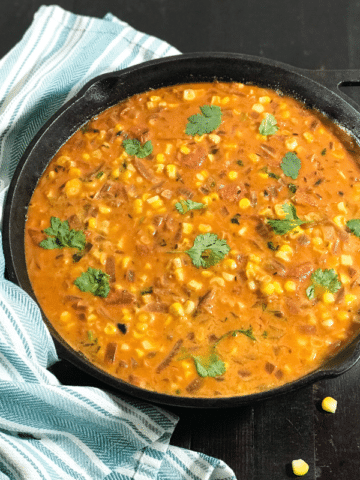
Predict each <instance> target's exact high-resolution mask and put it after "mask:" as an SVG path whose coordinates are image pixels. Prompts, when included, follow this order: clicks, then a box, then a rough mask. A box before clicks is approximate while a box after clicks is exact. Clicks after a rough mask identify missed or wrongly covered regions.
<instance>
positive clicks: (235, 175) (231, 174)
mask: <svg viewBox="0 0 360 480" xmlns="http://www.w3.org/2000/svg"><path fill="white" fill-rule="evenodd" d="M238 176H239V174H238V172H236V171H235V170H231V171H230V172H229V173H228V178H229V180H236V179H237V178H238Z"/></svg>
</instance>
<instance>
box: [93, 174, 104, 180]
mask: <svg viewBox="0 0 360 480" xmlns="http://www.w3.org/2000/svg"><path fill="white" fill-rule="evenodd" d="M103 175H104V172H99V173H97V174H96V177H95V178H97V179H99V178H101V177H102V176H103Z"/></svg>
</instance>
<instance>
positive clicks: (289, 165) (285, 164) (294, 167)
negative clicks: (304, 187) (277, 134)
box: [280, 152, 301, 180]
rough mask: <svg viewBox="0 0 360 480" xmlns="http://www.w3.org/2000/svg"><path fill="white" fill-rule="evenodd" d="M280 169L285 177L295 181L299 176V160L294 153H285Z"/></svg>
mask: <svg viewBox="0 0 360 480" xmlns="http://www.w3.org/2000/svg"><path fill="white" fill-rule="evenodd" d="M280 167H281V168H282V171H283V172H284V174H285V175H286V176H287V177H291V178H292V179H293V180H296V179H297V177H298V175H299V170H300V167H301V160H300V158H299V157H298V156H297V155H296V153H295V152H287V154H286V155H285V157H284V158H283V159H282V162H281V164H280Z"/></svg>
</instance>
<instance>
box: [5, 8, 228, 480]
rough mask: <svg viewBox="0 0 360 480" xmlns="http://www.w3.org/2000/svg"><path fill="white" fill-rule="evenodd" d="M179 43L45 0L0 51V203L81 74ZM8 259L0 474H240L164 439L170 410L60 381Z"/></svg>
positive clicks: (84, 479) (65, 479)
mask: <svg viewBox="0 0 360 480" xmlns="http://www.w3.org/2000/svg"><path fill="white" fill-rule="evenodd" d="M177 53H179V52H177V50H176V49H174V48H173V47H171V46H170V45H168V44H167V43H165V42H163V41H160V40H159V39H157V38H154V37H151V36H148V35H146V34H143V33H140V32H138V31H136V30H134V29H133V28H132V27H130V26H129V25H128V24H126V23H124V22H122V21H120V20H118V19H117V18H115V17H114V16H113V15H111V14H108V15H106V16H105V18H104V19H95V18H89V17H83V16H77V15H73V14H72V13H69V12H66V11H64V10H62V9H61V8H59V7H57V6H50V7H41V8H40V9H39V11H38V12H37V14H36V15H35V18H34V21H33V23H32V25H31V26H30V28H29V30H28V31H27V32H26V33H25V36H24V37H23V39H22V40H21V41H20V43H19V44H18V45H17V46H15V47H14V48H13V49H12V50H11V51H10V52H9V53H8V54H7V55H6V56H5V57H4V58H3V59H2V60H1V61H0V85H1V89H0V211H2V206H3V203H4V199H5V196H6V191H7V187H8V185H9V182H10V180H11V177H12V175H13V173H14V170H15V167H16V164H17V162H18V160H19V158H20V157H21V155H22V153H23V152H24V150H25V148H26V146H27V145H28V143H29V142H30V140H31V139H32V138H33V136H34V135H35V133H36V132H37V131H38V130H39V128H40V127H41V126H42V125H43V124H44V122H45V121H46V120H47V119H48V118H49V117H50V116H51V115H52V114H53V113H54V112H56V110H57V109H58V108H59V107H60V106H61V105H62V104H63V103H64V102H65V101H66V100H68V99H69V98H71V96H73V95H74V94H75V93H76V92H78V90H79V89H80V88H81V87H82V86H83V85H84V84H85V83H86V82H87V81H88V80H90V79H91V78H93V77H94V76H96V75H99V74H101V73H105V72H108V71H113V70H119V69H122V68H124V67H128V66H130V65H134V64H136V63H139V62H142V61H145V60H150V59H153V58H159V57H163V56H165V55H173V54H177ZM0 235H1V233H0ZM0 241H1V237H0ZM0 246H1V244H0ZM4 268H5V262H4V257H3V253H2V249H1V248H0V480H3V479H11V480H15V479H16V480H19V479H26V480H74V479H75V480H104V479H106V480H125V479H130V478H131V479H137V480H147V479H164V480H165V479H166V480H171V479H191V480H197V479H223V480H225V479H226V480H228V479H229V480H230V479H235V476H234V474H233V472H232V471H231V470H230V468H229V467H228V466H227V465H225V464H224V463H223V462H222V461H220V460H216V459H214V458H211V457H208V456H206V455H203V454H199V453H195V452H191V451H189V450H185V449H181V448H178V447H174V446H171V445H169V442H170V438H171V435H172V432H173V430H174V428H175V425H176V423H177V421H178V419H177V418H176V417H174V416H173V415H172V414H170V413H168V412H166V411H165V410H163V409H161V408H158V407H156V406H153V405H148V404H146V403H143V402H140V401H137V400H134V399H130V398H125V397H121V396H114V395H110V394H109V393H106V392H103V391H101V390H99V389H96V388H90V387H70V386H63V385H61V384H60V383H59V382H58V380H57V379H56V378H55V377H54V376H53V375H52V374H51V373H50V372H49V371H48V370H47V368H48V367H50V366H51V365H53V364H54V363H55V362H57V361H58V358H57V355H56V351H55V347H54V344H53V341H52V339H51V337H50V335H49V332H48V330H47V329H46V327H45V325H44V323H43V321H42V319H41V316H40V313H39V310H38V308H37V306H36V305H35V303H34V302H33V301H32V300H31V299H30V298H29V297H28V296H27V294H26V293H25V292H23V291H22V290H21V289H20V288H18V287H17V286H15V285H14V284H12V283H10V282H8V281H6V280H5V279H4Z"/></svg>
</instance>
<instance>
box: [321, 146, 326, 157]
mask: <svg viewBox="0 0 360 480" xmlns="http://www.w3.org/2000/svg"><path fill="white" fill-rule="evenodd" d="M321 155H322V156H324V155H326V148H324V150H322V151H321Z"/></svg>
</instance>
